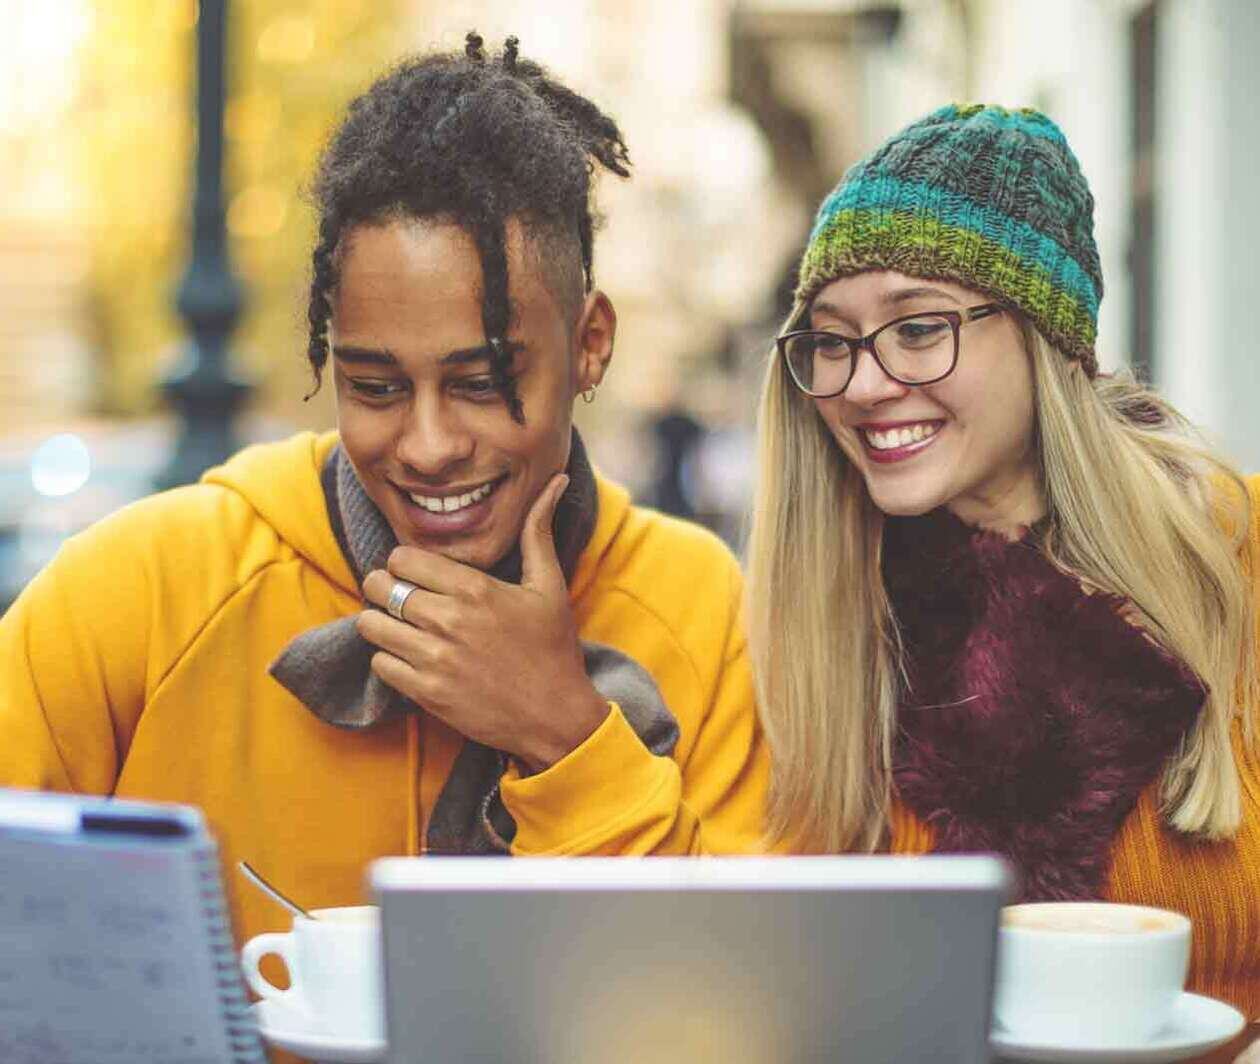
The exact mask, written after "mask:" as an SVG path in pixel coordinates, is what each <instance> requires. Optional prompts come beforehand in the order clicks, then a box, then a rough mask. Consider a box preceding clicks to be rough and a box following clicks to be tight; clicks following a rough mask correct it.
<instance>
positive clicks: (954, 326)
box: [774, 303, 1009, 399]
mask: <svg viewBox="0 0 1260 1064" xmlns="http://www.w3.org/2000/svg"><path fill="white" fill-rule="evenodd" d="M1008 309H1009V308H1008V307H1006V306H1005V305H1003V304H1002V303H977V304H976V305H975V306H974V307H964V308H963V309H962V310H920V311H918V312H916V313H914V314H903V315H902V316H901V317H899V318H893V319H892V321H886V322H884V324H883V325H881V326H880V327H879V328H878V329H876V330H875V331H874V332H870V333H867V334H866V335H865V336H862V337H851V336H845V335H843V334H842V333H837V332H831V331H830V330H828V329H792V330H791V331H789V332H785V333H783V334H782V335H781V336H777V337H775V341H774V344H775V347H776V348H778V352H779V357H780V358H781V359H782V360H783V366H784V368H785V369H786V370H787V374H788V377H790V378H791V380H792V383H793V385H795V386H796V387H797V388H798V389H799V390H800V391H801V392H802V393H803V394H805V395H807V396H809V397H810V398H811V399H831V398H833V397H835V396H837V395H843V394H844V393H845V392H846V391H847V390H848V387H849V385H850V384H852V383H853V377H854V374H856V373H857V365H858V356H859V355H860V354H861V353H862V352H863V351H865V352H866V353H867V354H869V355H870V356H871V358H873V359H874V360H875V365H877V366H878V367H879V368H880V370H881V371H883V373H884V375H885V376H886V377H888V378H889V379H891V380H894V381H896V382H897V383H898V384H904V385H906V386H907V387H910V388H921V387H923V386H924V385H925V384H937V383H938V382H940V381H943V380H944V379H945V378H946V377H948V376H949V375H950V374H951V373H953V372H954V370H955V369H956V368H957V366H958V349H959V347H960V346H961V345H960V343H959V338H958V337H959V330H960V329H961V328H962V325H963V323H964V321H966V322H972V321H979V320H981V319H983V318H987V317H989V316H990V315H993V314H1001V313H1002V312H1003V311H1005V310H1008ZM915 318H944V319H945V320H946V321H948V322H949V326H950V331H951V332H952V333H953V335H954V357H953V358H952V359H951V360H950V363H949V369H947V370H946V371H945V372H944V373H942V374H940V375H939V376H936V377H933V378H931V379H930V380H926V381H908V380H903V379H902V378H901V377H898V376H897V374H895V373H893V372H892V371H891V370H890V369H889V368H888V367H887V366H885V365H884V361H883V359H881V358H880V357H879V355H878V353H877V352H876V351H875V338H876V337H877V336H879V334H880V333H882V332H883V331H884V330H885V329H889V328H892V326H894V325H900V324H901V323H902V322H903V321H913V320H914V319H915ZM798 336H829V337H832V338H833V339H838V340H843V341H844V342H845V343H846V344H848V345H849V350H850V352H851V354H852V362H851V364H850V366H849V376H848V379H847V380H846V381H845V382H844V386H843V387H842V388H840V390H839V391H834V392H811V391H810V390H809V389H808V388H806V387H805V386H804V385H803V384H802V383H801V382H800V381H799V380H797V379H796V373H795V371H794V370H793V369H792V363H791V362H790V361H789V360H788V357H787V345H788V341H789V340H792V339H795V338H796V337H798Z"/></svg>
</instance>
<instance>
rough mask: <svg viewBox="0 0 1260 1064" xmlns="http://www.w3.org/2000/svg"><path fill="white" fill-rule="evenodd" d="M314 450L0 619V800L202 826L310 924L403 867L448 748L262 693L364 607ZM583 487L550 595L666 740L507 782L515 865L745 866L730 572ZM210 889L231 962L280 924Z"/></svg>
mask: <svg viewBox="0 0 1260 1064" xmlns="http://www.w3.org/2000/svg"><path fill="white" fill-rule="evenodd" d="M334 443H335V437H334V436H333V435H326V436H323V437H316V436H314V435H310V434H304V435H300V436H297V437H295V438H293V439H290V440H288V441H285V442H282V443H277V444H269V445H265V446H260V447H254V448H250V449H248V450H246V451H244V452H242V453H241V454H239V455H238V456H236V457H235V458H234V459H232V460H231V461H230V462H228V463H227V464H226V465H225V466H223V467H221V468H219V469H217V470H213V471H211V472H210V473H208V474H207V475H206V476H205V478H204V479H203V481H202V483H201V484H199V485H195V486H191V487H187V488H181V489H178V490H176V491H172V492H167V493H165V494H162V495H157V496H154V497H152V498H149V499H145V500H142V501H140V502H138V503H136V504H134V505H132V506H130V507H128V508H126V509H124V510H122V511H120V512H119V513H117V514H115V515H113V516H111V517H109V518H108V519H106V520H105V521H102V522H100V523H99V524H97V525H95V526H94V527H92V528H90V529H88V530H87V531H85V532H83V533H82V534H81V535H79V536H76V537H75V538H74V539H72V540H71V541H70V542H68V543H67V544H66V545H65V546H64V547H63V549H62V550H61V552H60V553H59V554H58V556H57V557H56V558H55V559H54V561H53V562H52V563H51V564H50V565H49V566H48V567H47V568H46V569H45V570H44V572H43V573H41V574H40V575H39V576H38V577H37V578H36V579H35V580H34V582H33V583H32V584H31V585H30V586H29V587H28V588H27V589H26V590H25V592H24V593H23V594H22V596H21V597H20V598H19V599H18V601H17V603H16V604H15V605H14V606H13V607H12V608H11V609H10V610H9V612H8V613H7V614H6V615H5V616H4V618H3V619H2V620H0V785H5V786H21V787H36V788H45V789H52V790H62V791H79V792H83V793H91V794H117V795H120V796H128V797H137V798H148V799H161V800H169V801H178V802H188V803H191V804H193V805H196V806H199V807H201V808H202V809H203V810H204V811H205V813H206V815H207V817H208V819H209V822H210V824H211V826H212V828H213V829H214V830H215V832H216V834H217V836H218V840H219V843H220V846H221V850H222V855H223V858H224V863H225V866H226V867H227V868H229V869H231V868H233V867H234V866H235V862H236V860H237V859H238V858H246V859H248V860H249V861H250V862H251V863H252V864H253V865H254V866H255V867H257V868H258V869H259V870H260V871H262V872H263V874H264V875H266V876H268V877H271V878H273V879H274V881H275V882H276V883H277V884H278V885H280V886H281V888H282V889H287V890H290V891H292V893H293V895H294V896H295V897H297V898H299V899H300V900H301V901H303V902H304V903H305V904H307V905H309V906H327V905H343V904H354V903H357V902H360V901H362V900H364V894H365V881H364V875H365V871H366V866H367V864H368V862H370V861H371V860H372V859H373V858H376V857H380V856H383V855H387V854H415V853H417V852H418V849H419V842H418V840H420V839H423V838H424V837H425V827H426V820H427V817H428V816H429V814H430V812H431V810H432V809H433V807H434V803H435V800H436V798H437V795H438V793H439V792H440V791H441V789H442V786H443V784H444V783H445V782H446V779H447V776H448V773H449V772H450V769H451V766H452V764H453V762H454V760H455V757H456V754H457V753H458V751H459V749H460V747H461V745H462V742H463V740H462V737H461V736H459V735H458V734H456V733H454V732H452V731H451V730H450V729H449V728H447V727H446V726H444V725H443V724H441V723H440V722H439V721H437V720H435V719H432V718H430V717H428V716H425V715H421V716H412V717H408V718H406V719H400V720H395V721H391V722H388V723H386V724H383V725H381V726H380V727H377V728H374V729H370V730H368V731H365V732H347V731H343V730H340V729H337V728H335V727H332V726H330V725H328V724H325V723H324V722H323V721H321V720H319V719H317V718H316V717H315V716H314V715H313V714H312V713H311V712H310V711H308V710H307V709H306V707H305V706H303V705H302V704H301V703H300V702H298V701H297V700H296V699H295V698H294V697H293V696H292V695H290V694H289V692H288V691H287V690H285V689H284V688H283V687H281V686H280V684H279V683H277V682H276V681H275V680H274V679H272V678H271V676H269V675H268V672H267V667H268V665H269V663H270V662H271V661H272V660H273V659H274V658H275V657H276V655H277V654H278V653H279V652H280V650H281V649H282V648H283V647H285V646H286V644H287V643H288V642H289V640H291V639H292V638H293V637H294V636H295V635H297V634H298V633H299V632H302V631H305V630H307V629H309V628H311V627H313V626H315V625H318V624H322V623H325V622H327V621H331V620H334V619H337V618H340V617H346V616H350V615H353V614H354V613H356V612H357V611H358V610H360V609H361V608H362V600H361V596H360V592H359V589H358V588H357V587H356V586H355V581H354V578H353V576H352V575H351V572H350V569H349V567H348V565H347V562H346V560H345V558H344V557H343V556H342V553H341V551H340V549H339V548H338V545H337V542H336V539H335V537H334V535H333V532H332V529H331V527H330V525H329V520H328V516H327V511H326V509H325V502H324V496H323V493H322V490H321V488H320V482H319V471H320V469H321V466H322V464H323V461H324V459H325V457H326V456H327V454H328V453H329V451H330V450H331V448H332V447H333V445H334ZM598 491H599V519H598V524H597V526H596V529H595V532H594V534H593V536H592V538H591V540H590V543H589V544H588V546H587V547H586V549H585V551H584V552H583V554H582V555H581V558H580V559H579V562H578V566H577V570H576V573H575V575H574V579H573V581H572V583H571V588H570V595H571V601H572V605H573V609H574V612H575V616H576V618H577V622H578V627H579V632H580V635H581V637H582V638H583V639H586V640H591V641H594V642H599V643H604V644H607V645H609V646H612V647H615V648H616V649H618V650H621V651H622V652H624V653H625V654H628V655H629V656H630V657H632V658H634V659H635V660H636V661H638V662H639V663H640V664H641V665H643V666H644V668H646V669H647V670H648V672H650V673H651V674H652V676H653V677H654V678H655V680H656V682H657V685H658V687H659V688H660V690H661V693H662V695H663V696H664V699H665V702H666V704H667V705H668V706H669V708H670V710H671V711H672V712H673V714H674V715H675V717H677V719H678V723H679V726H680V729H681V738H680V740H679V742H678V745H677V747H676V749H675V751H674V754H673V756H672V757H671V758H662V757H656V756H654V755H652V754H651V753H650V752H649V751H648V750H647V748H646V747H645V746H644V745H643V744H642V743H641V742H640V741H639V739H638V737H637V736H636V735H635V733H634V731H633V730H632V729H631V728H630V726H629V724H628V723H627V722H626V720H625V718H624V717H622V716H621V714H620V713H619V712H618V711H616V710H615V709H614V711H613V712H612V713H611V714H610V716H609V717H608V719H607V720H606V721H605V723H604V724H603V725H602V726H601V727H600V728H599V729H598V730H597V731H596V732H595V733H594V734H593V735H592V736H591V737H590V738H589V739H588V740H587V741H586V742H585V743H584V744H583V745H582V746H581V747H579V748H578V749H577V750H575V751H574V752H573V753H572V754H570V755H569V756H568V757H566V758H564V759H563V760H561V761H560V762H558V763H557V764H555V765H554V766H552V767H551V768H550V769H548V770H547V771H545V772H542V773H540V774H538V775H536V776H532V777H529V778H526V779H521V778H518V777H517V776H516V775H515V774H513V773H510V774H509V775H508V776H507V777H506V778H505V779H504V781H503V784H502V794H503V800H504V803H505V805H506V806H507V808H508V811H509V812H510V813H511V814H512V815H513V817H514V818H515V820H516V823H517V828H518V830H517V835H516V838H515V841H514V852H516V853H529V854H629V853H640V854H642V853H658V854H686V853H699V852H717V853H729V852H743V851H748V850H753V849H756V848H757V847H758V844H759V841H760V837H761V832H762V809H763V801H764V793H765V787H766V781H767V776H768V760H767V756H766V752H765V749H764V745H763V743H762V739H761V734H760V731H759V728H758V725H757V721H756V715H755V711H754V705H753V692H752V683H751V678H750V673H749V667H748V662H747V656H746V652H745V644H744V637H743V635H742V632H741V625H740V623H739V616H738V611H739V603H740V595H741V577H740V573H739V569H738V565H737V564H736V561H735V559H734V558H733V557H732V555H731V554H730V552H729V551H728V550H727V549H726V548H725V547H724V546H723V545H722V544H721V543H720V542H719V541H718V540H717V539H716V538H715V537H713V536H711V535H710V534H709V533H707V532H705V531H703V530H702V529H699V528H697V527H695V526H693V525H689V524H686V523H683V522H679V521H675V520H671V519H669V518H666V517H662V516H660V515H658V514H654V513H651V512H650V511H645V510H641V509H637V508H635V507H633V506H631V505H630V501H629V498H628V496H627V494H626V492H625V491H623V490H622V489H621V488H619V487H617V486H616V485H614V484H611V483H609V482H608V481H606V480H603V479H599V481H598ZM225 881H226V885H227V889H228V895H229V902H230V904H231V909H232V916H233V922H234V928H235V932H236V936H237V939H238V942H239V941H243V940H244V939H246V938H249V937H251V936H253V935H256V934H258V933H259V932H261V931H264V930H279V929H285V928H287V927H288V924H289V920H288V917H287V916H286V914H285V913H284V912H283V911H282V910H280V909H278V908H277V907H276V906H275V905H274V904H272V903H271V902H269V901H268V900H266V899H265V898H263V897H261V896H260V895H259V894H258V892H257V891H255V890H253V889H252V888H249V887H243V886H242V884H241V881H240V877H239V876H237V875H236V874H235V873H234V872H229V873H228V874H227V875H226V876H225Z"/></svg>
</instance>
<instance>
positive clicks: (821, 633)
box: [748, 315, 1257, 852]
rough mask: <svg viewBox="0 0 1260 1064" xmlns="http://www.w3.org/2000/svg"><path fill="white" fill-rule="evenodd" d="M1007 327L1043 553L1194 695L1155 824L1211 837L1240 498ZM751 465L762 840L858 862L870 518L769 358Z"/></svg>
mask: <svg viewBox="0 0 1260 1064" xmlns="http://www.w3.org/2000/svg"><path fill="white" fill-rule="evenodd" d="M794 317H795V315H794ZM1021 326H1022V331H1023V334H1024V341H1025V349H1026V351H1027V355H1028V357H1029V358H1030V359H1031V361H1032V367H1033V381H1034V389H1035V396H1036V399H1035V406H1036V427H1035V435H1036V438H1037V441H1038V452H1039V457H1040V465H1041V470H1040V471H1041V479H1042V486H1043V490H1044V493H1045V501H1046V506H1047V512H1048V515H1049V517H1050V522H1049V527H1050V531H1049V533H1048V535H1047V537H1046V541H1045V544H1046V546H1045V549H1046V553H1047V555H1048V557H1049V558H1050V560H1051V561H1052V562H1053V563H1055V564H1056V565H1058V566H1059V567H1061V568H1062V569H1063V570H1065V571H1067V572H1070V573H1072V574H1074V575H1075V576H1076V577H1077V578H1078V579H1079V580H1080V581H1081V583H1082V585H1083V586H1084V587H1086V588H1088V589H1096V590H1099V591H1104V592H1109V593H1112V594H1116V595H1120V596H1123V597H1124V598H1126V599H1127V600H1129V602H1130V603H1131V604H1132V608H1133V610H1134V611H1135V616H1134V618H1133V619H1134V620H1135V621H1137V622H1138V623H1140V624H1141V625H1142V626H1143V628H1144V629H1145V630H1146V632H1147V633H1148V634H1149V635H1150V637H1151V638H1152V639H1154V640H1155V641H1156V642H1157V643H1159V644H1160V645H1161V646H1163V647H1164V648H1166V649H1167V650H1168V651H1170V652H1171V653H1173V654H1175V655H1176V656H1178V657H1179V658H1180V659H1181V660H1183V661H1184V662H1186V664H1187V665H1189V666H1190V668H1192V669H1193V670H1194V671H1195V673H1196V674H1197V675H1198V676H1199V677H1200V679H1202V680H1203V681H1204V683H1205V684H1206V685H1207V687H1208V690H1209V696H1208V699H1207V703H1206V704H1205V706H1204V708H1203V711H1202V713H1201V714H1200V716H1199V718H1198V721H1197V723H1196V725H1195V726H1194V728H1193V729H1192V730H1191V731H1190V733H1189V734H1188V735H1187V737H1186V739H1185V741H1184V742H1183V743H1182V745H1181V747H1180V748H1179V749H1178V750H1177V751H1176V752H1175V753H1174V754H1173V756H1172V757H1170V759H1169V760H1168V762H1167V764H1166V766H1165V769H1164V773H1163V778H1162V783H1161V791H1160V794H1161V799H1162V809H1163V814H1164V817H1165V819H1166V821H1167V822H1168V824H1169V825H1170V826H1171V827H1172V828H1174V829H1175V830H1177V831H1179V832H1182V833H1185V834H1188V835H1195V836H1199V837H1203V838H1209V839H1219V838H1228V837H1230V836H1232V835H1233V834H1235V833H1236V831H1237V829H1238V826H1239V822H1240V819H1241V797H1240V784H1239V779H1238V771H1237V767H1236V765H1235V762H1234V757H1233V751H1232V747H1231V730H1232V725H1233V721H1234V719H1235V718H1236V717H1237V716H1238V714H1239V708H1238V707H1239V706H1240V705H1250V704H1252V702H1253V699H1254V696H1255V693H1256V690H1257V687H1256V680H1257V666H1256V650H1255V627H1254V617H1253V610H1254V604H1253V601H1252V594H1251V591H1250V584H1249V580H1248V578H1247V574H1248V573H1249V572H1250V570H1251V559H1250V557H1249V548H1248V543H1249V540H1248V533H1249V530H1250V520H1251V518H1250V503H1249V497H1248V493H1247V487H1246V483H1245V482H1244V481H1243V479H1242V478H1241V477H1240V476H1239V474H1238V473H1237V472H1235V471H1234V470H1233V469H1232V468H1231V467H1230V466H1229V464H1228V463H1227V462H1225V461H1224V460H1223V459H1222V458H1221V457H1219V456H1218V455H1216V454H1215V453H1213V451H1212V450H1211V449H1210V448H1209V447H1207V446H1205V445H1204V444H1203V443H1202V442H1200V441H1199V440H1198V439H1197V438H1196V436H1195V434H1194V432H1193V430H1192V429H1191V428H1190V426H1189V425H1188V424H1187V423H1186V422H1185V420H1184V419H1183V418H1182V417H1181V416H1180V415H1179V414H1178V413H1177V412H1176V411H1175V410H1174V409H1173V408H1172V407H1171V406H1170V405H1169V404H1168V403H1166V402H1165V401H1164V400H1163V399H1161V398H1160V397H1159V396H1157V395H1156V394H1155V393H1153V392H1151V391H1149V390H1147V389H1145V388H1143V387H1142V386H1140V385H1139V384H1137V383H1136V382H1135V381H1133V380H1132V378H1130V377H1127V376H1123V377H1120V376H1118V377H1098V378H1096V379H1095V380H1092V381H1091V380H1090V379H1089V378H1088V377H1087V376H1086V375H1085V374H1084V373H1083V372H1080V367H1079V365H1076V364H1074V363H1071V362H1069V361H1068V360H1067V359H1066V358H1064V357H1063V355H1062V354H1061V353H1060V352H1059V351H1057V350H1056V349H1055V348H1053V347H1052V346H1051V345H1050V344H1049V343H1048V342H1047V341H1046V340H1045V339H1044V338H1043V337H1042V336H1041V335H1040V334H1039V333H1038V332H1036V331H1035V330H1034V329H1033V328H1032V327H1031V326H1030V325H1028V324H1027V322H1025V321H1023V320H1022V319H1021ZM757 463H758V478H757V489H756V493H755V497H754V504H753V514H752V525H751V536H750V540H749V545H748V563H749V574H748V575H749V579H748V595H749V610H748V616H749V629H750V630H749V638H750V646H751V651H752V660H753V666H754V669H755V675H756V685H757V696H758V703H759V706H760V712H761V715H762V719H763V722H764V725H765V728H766V733H767V738H768V740H769V743H770V747H771V750H772V752H773V759H774V775H773V783H772V788H771V797H770V810H769V825H770V832H771V835H772V836H773V837H776V838H783V837H789V838H791V839H793V840H794V842H795V844H796V845H797V846H799V847H800V848H802V849H805V850H813V851H821V852H839V851H846V850H864V851H870V850H873V849H876V848H878V847H879V846H880V845H881V844H882V843H883V841H884V839H885V837H886V832H887V825H888V809H889V803H890V799H891V795H892V781H891V761H892V744H893V735H894V731H895V727H896V707H897V698H898V693H899V681H900V677H901V648H900V644H899V640H898V636H897V627H896V623H895V619H894V617H893V615H892V611H891V607H890V605H889V602H888V598H887V595H886V593H885V590H884V585H883V579H882V577H881V574H880V545H881V540H882V531H883V516H882V514H881V513H880V512H879V511H878V509H877V508H876V507H875V505H874V504H873V503H872V502H871V500H870V497H869V495H868V494H867V490H866V486H865V483H864V481H863V479H862V476H861V474H860V472H859V471H858V470H857V468H856V467H855V466H854V465H853V463H852V462H851V461H850V460H849V459H848V457H847V456H846V455H845V454H844V453H843V451H842V450H841V448H840V447H839V446H838V445H837V443H836V441H835V439H834V438H833V437H832V435H831V433H830V432H829V431H828V429H827V428H826V426H825V425H824V424H823V422H822V419H821V418H820V417H819V416H818V414H817V412H816V411H815V410H814V408H813V404H812V401H811V400H809V399H807V398H806V397H805V396H804V395H802V394H801V393H800V392H799V391H797V389H796V388H795V387H793V385H792V383H791V382H790V381H789V380H788V379H787V377H786V373H785V371H784V369H783V367H782V365H781V363H780V360H779V359H777V358H776V357H774V356H773V354H772V356H771V358H770V360H769V363H768V366H767V370H766V374H765V380H764V385H763V388H762V394H761V406H760V415H759V417H758V448H757ZM1247 724H1248V729H1247V736H1248V738H1249V739H1254V733H1253V731H1252V728H1251V720H1250V715H1248V721H1247Z"/></svg>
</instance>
